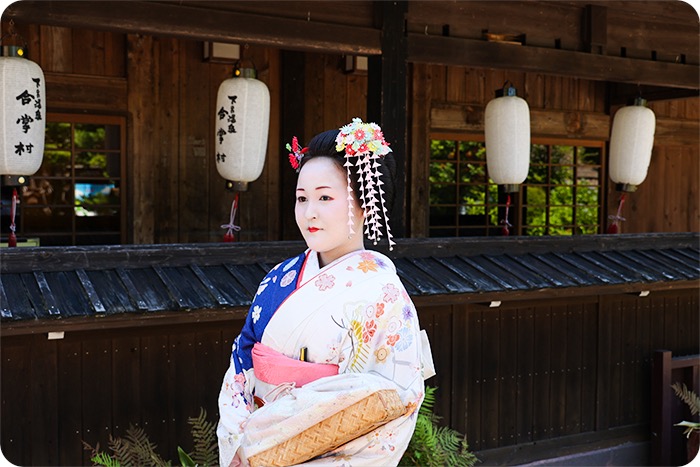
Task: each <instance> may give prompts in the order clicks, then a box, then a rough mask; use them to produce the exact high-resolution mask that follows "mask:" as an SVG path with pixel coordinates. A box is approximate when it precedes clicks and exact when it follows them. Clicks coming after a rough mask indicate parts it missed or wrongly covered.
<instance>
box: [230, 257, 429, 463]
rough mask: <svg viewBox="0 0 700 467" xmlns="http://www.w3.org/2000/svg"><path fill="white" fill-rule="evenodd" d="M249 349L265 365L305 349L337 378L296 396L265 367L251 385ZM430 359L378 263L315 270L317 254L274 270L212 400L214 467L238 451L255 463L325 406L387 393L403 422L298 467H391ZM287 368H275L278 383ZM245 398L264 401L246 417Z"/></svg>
mask: <svg viewBox="0 0 700 467" xmlns="http://www.w3.org/2000/svg"><path fill="white" fill-rule="evenodd" d="M258 342H259V343H262V344H264V346H266V348H269V349H271V350H272V351H270V352H269V353H271V354H275V356H274V358H278V357H277V354H276V352H279V353H281V354H283V355H284V356H286V357H288V358H290V359H295V360H298V359H299V356H300V353H301V349H302V348H305V349H306V354H307V356H308V361H309V362H313V363H315V364H318V365H322V366H323V367H322V368H321V370H324V371H325V370H326V369H327V368H329V366H330V365H333V366H336V365H337V367H334V368H333V371H335V369H336V368H337V372H338V374H337V375H332V376H325V377H321V378H320V379H317V380H315V381H313V382H311V383H308V384H304V385H303V386H301V387H299V385H297V384H296V383H294V382H291V381H290V382H283V383H280V381H286V379H291V378H286V377H285V376H281V377H280V376H279V374H278V375H274V374H273V375H272V376H270V373H271V372H273V373H274V371H275V366H274V361H275V360H274V358H273V359H272V360H270V361H272V362H273V363H272V366H271V367H267V368H266V369H265V372H264V374H263V372H259V373H260V374H258V375H256V371H255V369H254V368H253V358H252V353H253V347H254V345H255V344H256V343H258ZM429 354H430V352H429V346H428V344H427V339H426V338H425V336H424V333H422V334H421V331H420V329H419V324H418V317H417V315H416V310H415V307H414V306H413V303H412V302H411V300H410V298H409V296H408V293H407V292H406V290H405V289H404V287H403V285H402V284H401V281H400V280H399V278H398V276H397V275H396V270H395V267H394V265H393V263H392V262H391V260H390V259H389V258H387V257H386V256H384V255H382V254H380V253H377V252H374V251H368V250H360V251H356V252H352V253H349V254H347V255H345V256H343V257H341V258H339V259H337V260H336V261H334V262H332V263H330V264H328V265H326V266H325V267H323V268H320V267H319V264H318V257H317V254H316V253H315V252H313V251H310V250H307V251H306V252H305V253H303V254H301V255H299V256H296V257H294V258H290V259H288V260H286V261H284V262H282V263H280V264H278V265H277V266H275V268H273V269H272V270H271V271H270V272H269V273H268V274H267V276H266V277H265V278H264V279H263V281H262V282H261V283H260V286H259V288H258V291H257V293H256V295H255V297H254V299H253V303H252V305H251V307H250V311H249V313H248V316H247V318H246V322H245V324H244V326H243V329H242V331H241V334H240V335H239V336H238V337H237V338H236V339H235V340H234V343H233V351H232V354H231V362H230V367H229V369H228V371H227V372H226V375H225V376H224V381H223V384H222V387H221V392H220V394H219V413H220V421H219V426H218V429H217V435H218V438H219V451H220V453H219V456H220V463H221V465H222V466H228V465H229V464H230V462H231V460H232V459H233V456H234V455H235V453H236V451H238V450H239V448H241V449H240V451H239V455H241V456H242V457H244V458H245V457H247V456H252V455H255V454H256V453H259V452H262V451H264V450H266V449H268V448H270V447H273V446H274V445H276V444H278V443H280V442H283V441H285V440H286V439H289V438H291V437H293V436H294V435H296V434H297V433H299V432H301V431H303V430H304V429H306V428H308V427H309V426H311V425H313V424H314V423H316V422H317V421H319V420H323V419H324V418H326V417H328V416H330V415H332V413H334V412H333V410H335V411H337V407H336V405H337V404H333V403H332V401H334V400H340V399H348V400H354V399H356V398H358V397H360V398H361V397H364V395H363V394H366V393H367V391H371V390H376V389H392V388H393V389H396V390H397V391H398V394H399V396H400V397H401V400H402V402H403V403H404V404H405V405H406V406H407V413H406V415H404V416H402V417H399V418H398V419H396V420H393V421H392V422H389V423H388V424H386V425H384V426H382V427H379V428H378V429H376V430H374V431H371V432H370V433H368V434H366V435H364V436H361V437H359V438H357V439H355V440H353V441H350V442H349V443H347V444H345V445H343V446H340V447H339V448H337V449H335V450H334V451H331V452H329V453H327V454H324V455H322V456H320V457H318V458H315V459H312V460H310V461H308V462H307V463H306V464H308V465H343V466H377V465H382V466H390V465H397V464H398V462H399V460H400V459H401V456H402V454H403V453H404V451H405V450H406V447H407V446H408V442H409V441H410V439H411V436H412V435H413V430H414V428H415V423H416V409H417V408H418V407H419V406H420V403H421V402H422V400H423V395H424V385H423V379H424V377H425V378H427V377H429V376H431V375H432V374H434V372H433V370H432V361H431V360H430V358H429ZM282 358H284V357H282ZM327 366H328V367H327ZM286 367H287V365H280V370H279V371H280V373H282V372H284V371H286V370H285V369H284V368H286ZM290 367H291V368H297V367H296V366H294V365H292V366H290ZM322 373H323V371H321V372H320V373H319V374H322ZM325 374H328V373H325ZM263 379H265V380H267V381H264V380H263ZM271 381H273V382H271ZM253 396H255V397H257V398H260V399H262V400H264V401H265V407H264V410H257V411H256V410H255V405H254V397H253ZM276 404H277V405H276ZM333 407H335V408H333ZM299 414H303V416H299Z"/></svg>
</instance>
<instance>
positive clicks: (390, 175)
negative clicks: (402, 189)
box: [299, 130, 396, 212]
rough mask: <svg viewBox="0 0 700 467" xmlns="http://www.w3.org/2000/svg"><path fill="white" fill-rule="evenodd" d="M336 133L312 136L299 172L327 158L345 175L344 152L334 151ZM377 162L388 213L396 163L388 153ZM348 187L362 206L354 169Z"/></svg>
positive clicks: (351, 171)
mask: <svg viewBox="0 0 700 467" xmlns="http://www.w3.org/2000/svg"><path fill="white" fill-rule="evenodd" d="M338 133H340V130H328V131H324V132H323V133H319V134H317V135H316V136H314V137H313V138H312V139H311V141H309V145H308V150H307V152H306V154H305V155H304V157H303V158H302V159H301V162H300V164H299V170H301V168H302V167H303V166H304V164H306V163H307V162H308V161H309V160H311V159H314V158H316V157H327V158H329V159H331V160H332V161H333V162H334V163H335V165H336V166H337V167H338V170H340V171H341V172H343V174H345V173H346V169H345V151H337V150H336V138H337V137H338ZM378 162H379V172H380V173H381V176H380V178H381V180H382V182H383V183H384V185H382V188H383V190H384V206H385V207H386V210H387V211H388V212H391V210H392V208H393V206H394V197H395V193H396V191H395V186H396V161H395V160H394V156H393V155H392V153H388V154H386V155H384V156H383V157H382V158H380V159H379V160H378ZM353 163H354V161H353ZM350 186H351V188H352V193H353V196H354V197H355V200H356V201H357V203H358V205H360V206H362V197H361V193H360V183H359V180H358V174H357V172H356V171H355V170H354V169H353V170H350ZM375 198H376V197H375ZM377 205H379V199H377Z"/></svg>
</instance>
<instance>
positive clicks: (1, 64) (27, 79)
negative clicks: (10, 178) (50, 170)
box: [0, 47, 46, 175]
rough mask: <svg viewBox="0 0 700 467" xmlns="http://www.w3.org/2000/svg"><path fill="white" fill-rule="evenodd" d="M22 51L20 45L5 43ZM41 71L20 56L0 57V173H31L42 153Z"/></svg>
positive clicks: (13, 49)
mask: <svg viewBox="0 0 700 467" xmlns="http://www.w3.org/2000/svg"><path fill="white" fill-rule="evenodd" d="M4 49H5V50H6V51H10V53H12V54H20V53H21V54H23V52H24V49H22V48H21V47H5V48H4ZM44 96H45V84H44V73H43V72H42V71H41V68H40V67H39V65H37V64H36V63H34V62H32V61H31V60H27V59H26V58H21V57H19V56H5V57H0V109H2V111H3V112H2V118H0V148H1V149H0V174H2V175H32V174H34V173H35V172H36V171H37V170H39V167H40V166H41V160H42V158H43V155H44V130H45V128H46V119H45V114H44V105H45V100H44Z"/></svg>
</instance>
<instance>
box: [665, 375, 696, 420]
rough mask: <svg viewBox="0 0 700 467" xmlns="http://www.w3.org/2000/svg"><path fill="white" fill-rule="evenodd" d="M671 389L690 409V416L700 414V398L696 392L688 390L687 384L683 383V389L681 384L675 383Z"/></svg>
mask: <svg viewBox="0 0 700 467" xmlns="http://www.w3.org/2000/svg"><path fill="white" fill-rule="evenodd" d="M671 387H672V388H673V391H674V392H675V393H676V395H677V396H678V397H679V398H680V399H681V400H682V401H683V402H685V403H686V404H687V405H688V407H689V408H690V415H697V414H698V413H700V397H698V395H697V394H695V392H693V391H691V390H690V389H688V388H687V387H686V385H685V383H683V386H682V387H681V384H680V383H673V384H672V385H671Z"/></svg>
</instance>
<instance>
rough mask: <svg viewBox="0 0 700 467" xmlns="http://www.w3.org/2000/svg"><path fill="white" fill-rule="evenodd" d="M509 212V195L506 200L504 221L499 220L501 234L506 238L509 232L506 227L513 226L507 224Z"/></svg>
mask: <svg viewBox="0 0 700 467" xmlns="http://www.w3.org/2000/svg"><path fill="white" fill-rule="evenodd" d="M509 210H510V195H508V197H507V198H506V216H505V219H503V220H501V225H503V228H501V232H502V233H503V236H505V237H507V236H509V235H510V230H509V229H508V227H513V224H511V223H510V222H508V211H509Z"/></svg>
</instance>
